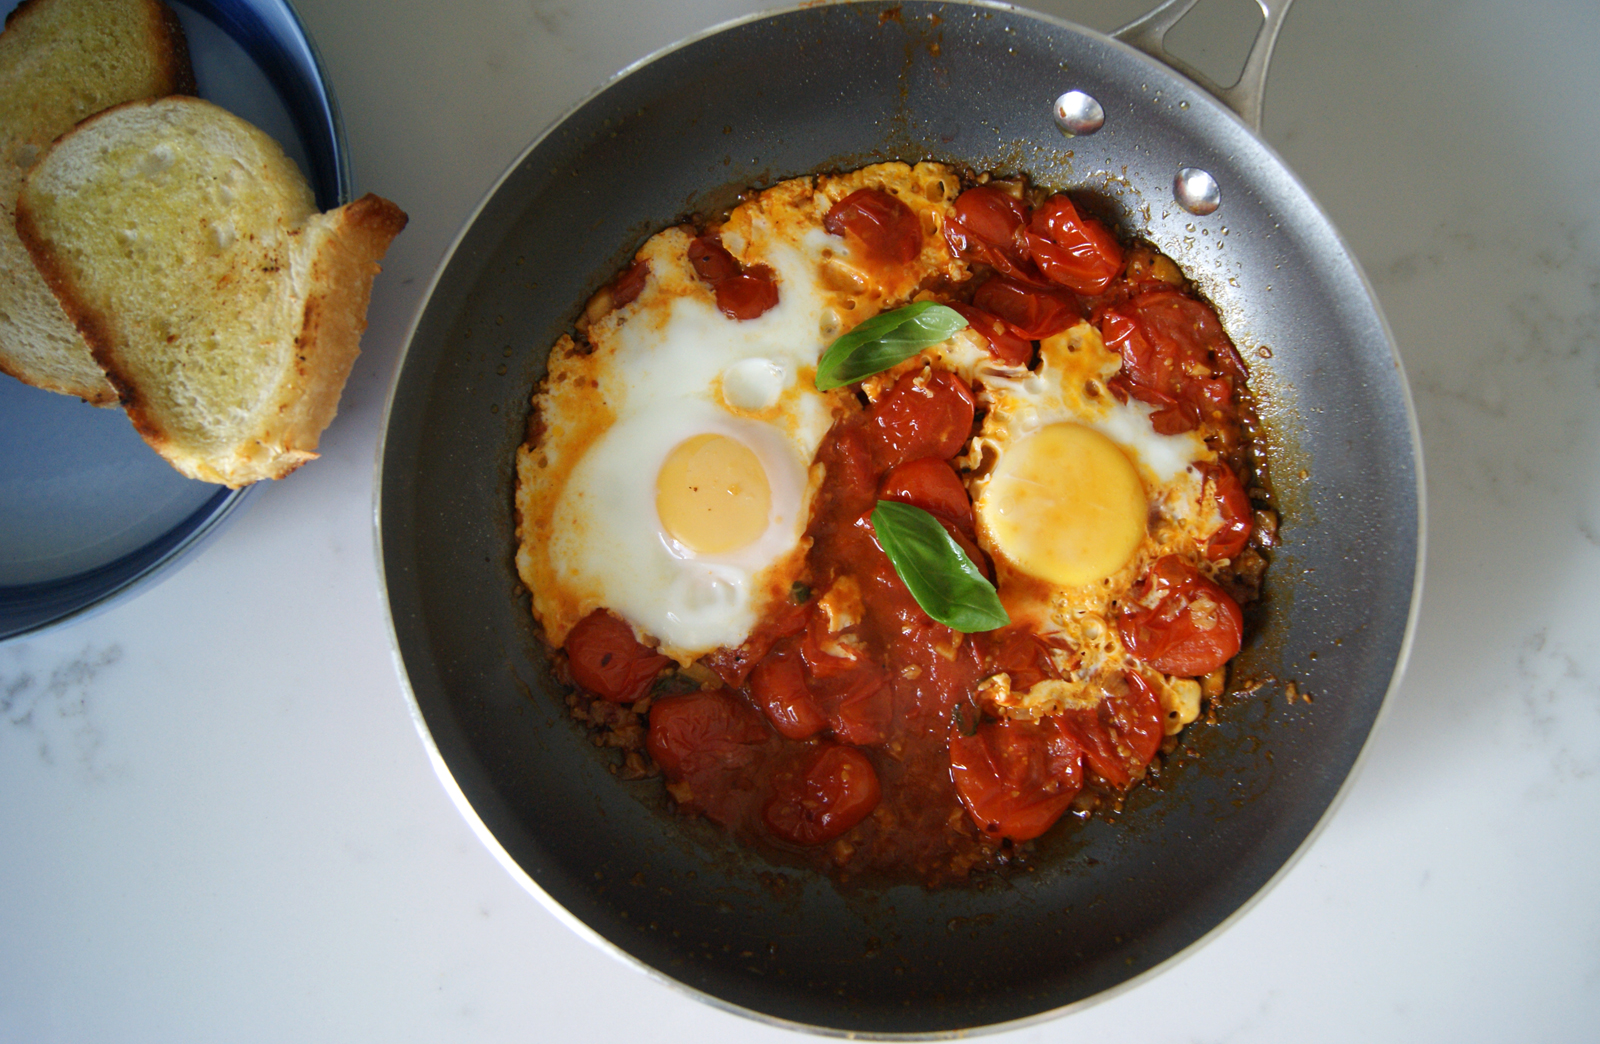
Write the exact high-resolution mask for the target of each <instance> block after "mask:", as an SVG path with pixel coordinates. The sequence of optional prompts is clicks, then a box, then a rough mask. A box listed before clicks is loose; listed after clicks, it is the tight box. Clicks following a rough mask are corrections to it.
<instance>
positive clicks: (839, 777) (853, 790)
mask: <svg viewBox="0 0 1600 1044" xmlns="http://www.w3.org/2000/svg"><path fill="white" fill-rule="evenodd" d="M882 793H883V791H882V788H881V787H880V785H879V783H878V774H877V773H876V772H874V771H873V769H872V762H871V761H869V760H868V759H867V756H866V755H865V754H863V753H861V751H859V750H855V749H854V748H851V747H842V746H840V745H839V744H837V743H825V744H823V745H822V746H820V747H818V748H817V750H816V753H814V754H812V755H811V756H809V757H808V758H806V759H805V761H804V762H802V763H801V764H800V765H799V766H798V768H797V770H796V771H794V772H792V773H786V774H782V775H780V776H778V777H777V779H776V780H775V781H774V783H773V788H772V798H771V799H770V800H769V801H768V802H767V806H766V809H765V810H764V811H763V814H762V818H763V819H765V820H766V822H767V827H768V829H770V830H771V831H772V832H773V834H775V835H776V836H777V837H778V838H780V839H781V840H784V841H787V842H789V843H790V844H795V845H818V844H821V843H822V842H824V841H831V840H833V839H834V838H836V837H838V836H839V835H840V834H843V833H845V832H846V831H848V830H849V829H851V828H852V827H854V826H855V825H856V824H857V823H860V822H861V821H862V820H863V819H866V818H867V816H869V815H871V814H872V810H873V809H875V808H877V807H878V799H879V798H880V797H881V796H882Z"/></svg>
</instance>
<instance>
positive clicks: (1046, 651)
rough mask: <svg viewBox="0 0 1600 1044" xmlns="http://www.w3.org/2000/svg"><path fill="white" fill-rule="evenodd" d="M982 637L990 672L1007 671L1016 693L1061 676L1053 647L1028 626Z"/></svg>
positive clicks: (995, 632)
mask: <svg viewBox="0 0 1600 1044" xmlns="http://www.w3.org/2000/svg"><path fill="white" fill-rule="evenodd" d="M980 638H981V639H982V642H983V653H984V659H985V662H986V663H987V664H988V668H989V672H990V673H994V672H998V671H1004V672H1005V673H1006V674H1007V675H1008V676H1009V677H1010V678H1011V688H1012V691H1014V692H1027V691H1028V690H1029V689H1031V688H1033V687H1034V686H1035V685H1037V684H1039V683H1040V682H1042V681H1045V680H1047V679H1051V678H1060V677H1061V672H1060V671H1059V670H1057V669H1056V665H1055V661H1054V660H1052V659H1051V658H1050V647H1049V646H1048V645H1046V644H1045V643H1044V642H1043V641H1042V640H1041V639H1040V638H1039V636H1038V635H1036V634H1034V633H1033V632H1031V631H1029V630H1027V629H1026V628H1023V627H1015V628H1012V629H1010V630H1007V631H991V632H989V634H987V635H982V636H980Z"/></svg>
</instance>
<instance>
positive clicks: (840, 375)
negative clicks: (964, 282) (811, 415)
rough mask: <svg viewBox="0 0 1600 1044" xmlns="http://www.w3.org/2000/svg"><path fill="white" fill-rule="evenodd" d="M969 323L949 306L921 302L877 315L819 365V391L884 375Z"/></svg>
mask: <svg viewBox="0 0 1600 1044" xmlns="http://www.w3.org/2000/svg"><path fill="white" fill-rule="evenodd" d="M966 325H967V321H966V319H965V318H963V317H962V315H961V313H960V312H958V311H956V310H955V309H954V308H950V307H949V306H947V305H942V304H935V303H934V302H932V301H918V302H917V303H915V304H908V305H906V306H905V307H904V308H896V309H895V310H894V311H892V312H884V313H882V314H881V315H875V316H873V317H872V318H871V319H868V320H867V321H866V322H864V323H862V324H860V325H859V326H857V327H856V328H855V329H854V330H851V331H850V332H849V333H847V334H845V335H844V336H843V337H840V338H839V339H838V340H836V341H834V342H833V343H832V344H830V345H829V346H828V350H827V351H825V352H823V353H822V359H821V360H820V361H818V363H817V390H818V391H827V390H828V389H829V388H841V387H843V386H844V385H846V384H853V383H855V382H856V381H859V380H860V379H861V378H863V377H870V376H872V375H873V374H875V373H881V372H882V371H884V370H887V369H888V368H889V367H891V366H893V365H894V364H895V363H897V362H903V361H904V360H906V359H909V358H911V357H912V356H913V355H916V354H917V353H918V352H920V351H922V349H924V348H928V347H931V346H932V345H935V344H938V343H939V342H940V341H943V340H946V339H947V338H949V337H950V335H951V334H953V333H955V332H956V331H957V330H962V329H965V328H966Z"/></svg>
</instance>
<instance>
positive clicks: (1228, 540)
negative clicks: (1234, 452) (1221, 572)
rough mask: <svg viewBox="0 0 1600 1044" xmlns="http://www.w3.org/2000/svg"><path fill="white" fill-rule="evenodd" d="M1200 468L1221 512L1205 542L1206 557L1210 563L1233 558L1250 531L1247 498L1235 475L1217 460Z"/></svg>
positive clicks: (1243, 544) (1242, 545) (1249, 513)
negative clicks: (1218, 520)
mask: <svg viewBox="0 0 1600 1044" xmlns="http://www.w3.org/2000/svg"><path fill="white" fill-rule="evenodd" d="M1202 470H1203V471H1204V473H1205V476H1206V483H1207V485H1209V486H1210V487H1211V495H1212V497H1214V498H1215V499H1216V502H1217V510H1218V511H1219V512H1220V513H1221V515H1222V525H1221V526H1219V527H1218V529H1217V531H1216V532H1215V533H1213V534H1211V539H1209V540H1207V541H1206V557H1207V558H1209V559H1211V560H1212V561H1213V562H1216V561H1219V560H1221V559H1224V558H1236V557H1238V555H1239V553H1240V552H1241V551H1243V550H1244V549H1245V545H1246V544H1248V543H1249V542H1250V530H1251V528H1252V527H1253V525H1254V514H1253V512H1252V510H1251V508H1250V497H1249V496H1248V495H1247V494H1246V493H1245V491H1244V484H1243V483H1242V482H1240V481H1239V476H1237V475H1235V474H1234V473H1233V469H1232V468H1230V467H1228V465H1226V464H1224V463H1222V462H1221V461H1217V462H1215V463H1211V464H1207V465H1206V466H1205V467H1204V468H1203V469H1202Z"/></svg>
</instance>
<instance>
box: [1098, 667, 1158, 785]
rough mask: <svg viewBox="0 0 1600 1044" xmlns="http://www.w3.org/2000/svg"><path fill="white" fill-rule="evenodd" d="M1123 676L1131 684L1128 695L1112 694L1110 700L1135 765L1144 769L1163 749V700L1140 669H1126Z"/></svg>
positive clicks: (1113, 719) (1121, 734)
mask: <svg viewBox="0 0 1600 1044" xmlns="http://www.w3.org/2000/svg"><path fill="white" fill-rule="evenodd" d="M1122 677H1123V680H1124V681H1126V682H1127V685H1128V693H1127V695H1126V696H1122V695H1116V696H1113V697H1111V699H1109V700H1107V703H1109V704H1110V706H1111V720H1112V722H1113V724H1115V725H1116V727H1117V735H1118V736H1120V737H1121V739H1122V743H1123V745H1124V746H1125V747H1127V749H1128V752H1129V753H1130V754H1132V755H1133V758H1134V763H1135V767H1137V768H1140V769H1142V768H1144V766H1146V765H1148V764H1150V759H1151V758H1153V757H1155V756H1156V751H1157V750H1159V749H1161V738H1162V737H1163V736H1165V735H1166V726H1165V722H1164V721H1163V720H1162V718H1163V712H1162V710H1161V700H1160V698H1159V697H1157V696H1156V694H1155V690H1154V689H1152V688H1150V683H1149V682H1147V681H1145V680H1144V678H1143V677H1142V676H1140V675H1139V674H1138V673H1137V672H1134V671H1127V672H1125V673H1124V674H1123V676H1122Z"/></svg>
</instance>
